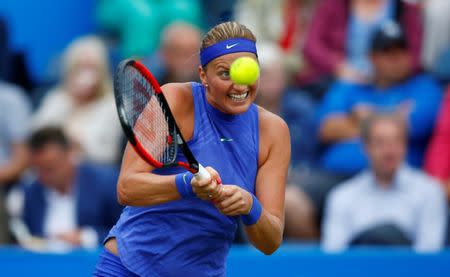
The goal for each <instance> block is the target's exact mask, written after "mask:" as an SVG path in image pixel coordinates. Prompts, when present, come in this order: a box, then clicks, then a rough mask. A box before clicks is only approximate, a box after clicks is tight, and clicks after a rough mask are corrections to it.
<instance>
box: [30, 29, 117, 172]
mask: <svg viewBox="0 0 450 277" xmlns="http://www.w3.org/2000/svg"><path fill="white" fill-rule="evenodd" d="M63 63H64V65H63V67H64V68H63V79H62V81H61V84H59V85H58V86H57V87H56V88H55V89H53V90H51V91H50V92H48V94H47V95H46V97H45V98H44V100H43V102H42V104H41V106H40V107H39V109H38V110H37V112H36V114H35V115H34V118H33V125H34V126H33V127H34V129H37V128H40V127H43V126H48V125H52V126H61V127H63V128H64V131H65V132H66V134H68V136H69V138H70V140H71V141H72V142H73V143H74V144H75V145H77V146H78V148H79V153H80V156H81V158H82V159H83V160H89V161H93V162H99V163H114V162H117V160H118V157H119V156H120V154H119V151H120V150H121V144H122V129H121V127H120V124H119V119H118V117H117V111H116V106H115V104H114V97H113V94H112V89H113V88H112V81H111V76H110V74H109V71H108V69H109V66H108V62H107V57H106V49H105V47H104V45H103V43H102V42H101V41H100V40H99V39H98V38H96V37H93V36H88V37H82V38H79V39H77V40H75V41H74V42H73V43H72V44H71V45H70V46H69V47H68V48H67V50H66V51H65V53H64V61H63Z"/></svg>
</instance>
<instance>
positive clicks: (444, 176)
mask: <svg viewBox="0 0 450 277" xmlns="http://www.w3.org/2000/svg"><path fill="white" fill-rule="evenodd" d="M424 167H425V170H426V171H427V172H428V173H429V174H430V175H431V176H433V177H436V178H437V179H438V180H439V181H440V182H441V183H442V184H443V185H444V188H445V190H446V191H447V199H448V201H449V202H450V87H449V88H448V89H447V93H446V95H445V98H444V101H443V102H442V106H441V109H440V112H439V116H438V119H437V122H436V128H435V129H434V133H433V136H432V139H431V141H430V144H429V145H428V149H427V153H426V156H425V165H424Z"/></svg>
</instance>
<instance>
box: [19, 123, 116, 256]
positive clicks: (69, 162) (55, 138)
mask: <svg viewBox="0 0 450 277" xmlns="http://www.w3.org/2000/svg"><path fill="white" fill-rule="evenodd" d="M29 145H30V148H31V153H32V168H33V169H34V170H35V171H36V175H37V180H35V181H34V182H33V183H32V184H30V185H27V186H25V193H24V194H25V195H24V208H23V220H24V222H25V224H26V226H27V227H28V229H29V231H30V233H31V234H32V235H33V236H37V237H43V238H46V239H49V240H53V241H59V242H63V243H65V244H68V245H70V246H74V247H86V248H92V247H96V246H98V244H100V243H101V242H102V240H103V238H104V237H105V236H106V234H107V233H108V231H109V229H110V228H111V227H112V226H113V225H114V224H115V222H116V220H117V219H118V217H119V215H120V213H121V206H120V205H119V204H118V202H117V198H116V194H115V193H116V188H115V185H116V182H117V178H118V169H117V168H115V167H114V168H112V167H101V166H98V165H93V164H78V163H77V162H76V159H74V158H73V153H72V152H71V151H72V149H71V146H70V143H69V141H68V140H67V138H66V137H65V135H64V134H63V132H62V130H61V129H59V128H53V127H47V128H43V129H39V130H37V131H35V132H34V133H33V134H32V135H31V138H30V142H29Z"/></svg>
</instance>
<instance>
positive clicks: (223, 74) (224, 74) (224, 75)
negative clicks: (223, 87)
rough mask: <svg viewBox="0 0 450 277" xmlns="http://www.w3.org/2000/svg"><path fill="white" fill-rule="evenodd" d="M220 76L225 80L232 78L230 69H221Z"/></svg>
mask: <svg viewBox="0 0 450 277" xmlns="http://www.w3.org/2000/svg"><path fill="white" fill-rule="evenodd" d="M219 77H220V78H221V79H224V80H228V79H230V71H228V70H224V71H220V72H219Z"/></svg>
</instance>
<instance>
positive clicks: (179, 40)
mask: <svg viewBox="0 0 450 277" xmlns="http://www.w3.org/2000/svg"><path fill="white" fill-rule="evenodd" d="M200 40H201V33H200V30H199V29H198V28H196V27H195V26H193V25H190V24H188V23H184V22H181V21H177V22H174V23H172V24H170V25H168V26H167V27H166V28H165V29H164V31H163V32H162V33H161V46H160V49H159V51H157V53H155V54H154V55H150V56H149V57H148V58H144V59H143V63H144V64H145V65H146V66H147V67H148V68H150V69H151V71H152V73H153V74H154V76H155V78H156V79H157V80H158V82H159V83H160V84H165V83H171V82H189V81H192V80H197V79H198V78H199V77H198V65H199V60H198V49H199V48H200V45H199V41H200Z"/></svg>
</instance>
